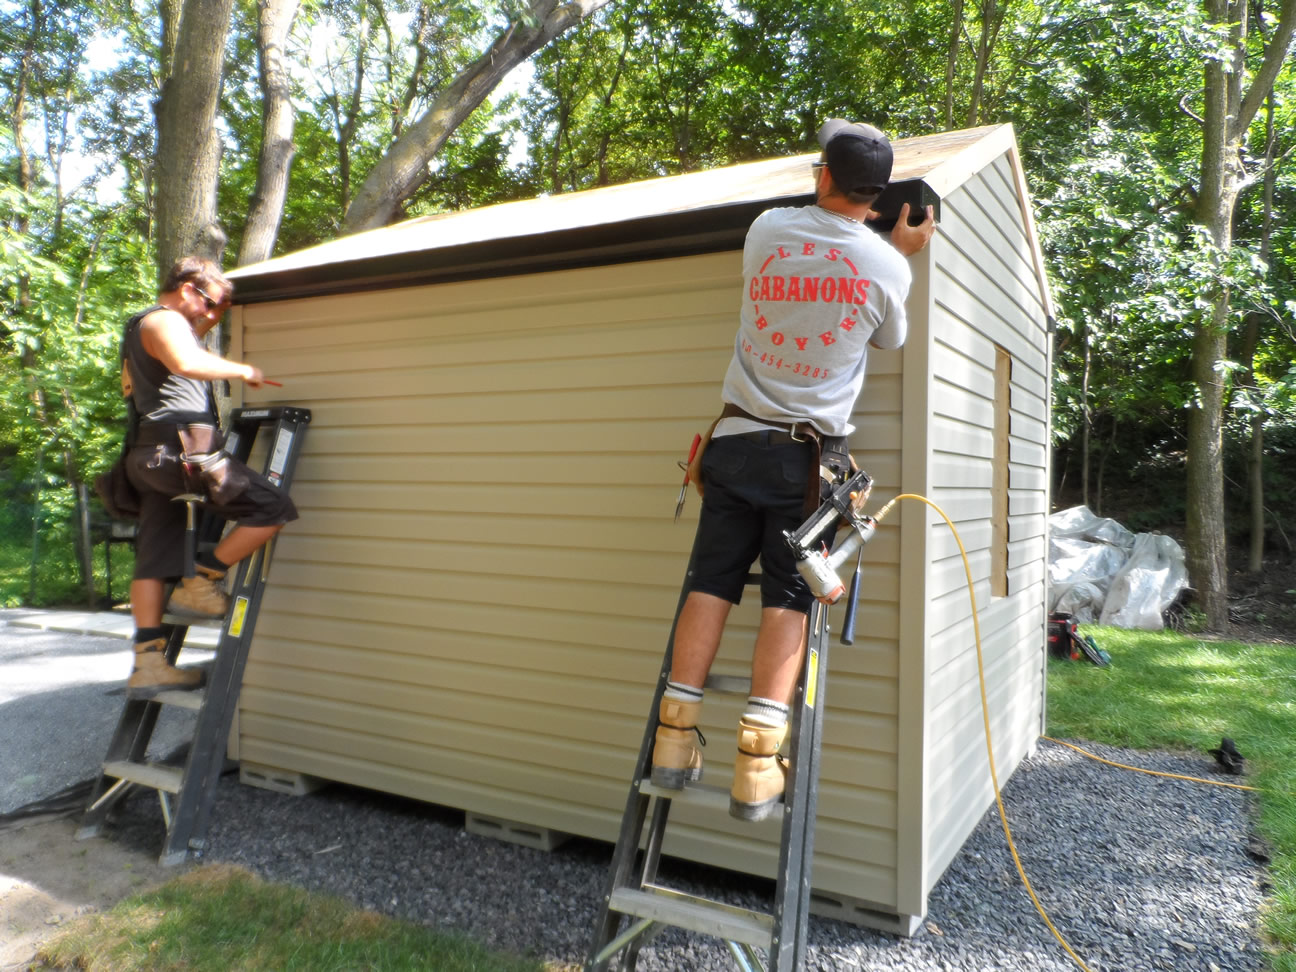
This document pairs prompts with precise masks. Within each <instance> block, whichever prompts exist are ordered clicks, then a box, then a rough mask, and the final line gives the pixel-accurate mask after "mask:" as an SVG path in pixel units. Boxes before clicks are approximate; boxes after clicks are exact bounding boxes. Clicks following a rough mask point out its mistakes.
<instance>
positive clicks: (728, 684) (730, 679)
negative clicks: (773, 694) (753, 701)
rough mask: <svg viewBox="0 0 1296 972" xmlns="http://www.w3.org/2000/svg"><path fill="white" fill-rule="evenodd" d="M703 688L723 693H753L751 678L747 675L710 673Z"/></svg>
mask: <svg viewBox="0 0 1296 972" xmlns="http://www.w3.org/2000/svg"><path fill="white" fill-rule="evenodd" d="M703 688H708V689H710V690H711V691H713V692H719V693H720V694H721V695H741V696H743V697H744V698H746V697H747V696H749V695H751V679H750V678H748V677H747V676H745V675H708V676H707V677H706V682H705V683H703Z"/></svg>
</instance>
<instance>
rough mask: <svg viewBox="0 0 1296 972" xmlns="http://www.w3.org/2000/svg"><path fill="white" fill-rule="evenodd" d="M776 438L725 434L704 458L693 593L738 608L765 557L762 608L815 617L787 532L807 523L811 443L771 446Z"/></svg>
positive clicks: (710, 444) (762, 577)
mask: <svg viewBox="0 0 1296 972" xmlns="http://www.w3.org/2000/svg"><path fill="white" fill-rule="evenodd" d="M778 435H779V434H778V433H773V436H775V437H777V436H778ZM770 438H771V433H770V432H749V433H745V434H743V435H725V436H721V437H719V438H717V439H712V440H711V442H710V443H709V444H708V445H707V449H706V452H704V453H703V454H702V482H703V484H704V489H703V494H702V514H701V517H700V519H699V520H698V533H697V540H696V545H695V550H696V553H695V555H694V561H693V575H692V577H691V578H690V579H689V590H690V591H699V592H701V593H703V594H712V595H714V596H715V597H719V598H723V599H724V600H726V601H730V602H732V603H734V604H738V603H740V602H741V601H742V594H743V586H744V584H745V583H746V580H747V574H748V572H749V571H750V570H751V566H752V563H753V562H754V561H755V560H756V559H757V557H759V558H760V566H761V570H760V573H761V585H760V586H761V607H776V608H792V609H794V610H797V611H801V612H803V613H807V614H808V613H809V611H810V605H811V603H812V602H813V600H814V598H813V597H812V596H811V594H810V588H809V587H808V586H807V585H806V582H805V580H804V579H803V578H802V577H801V575H800V574H799V573H797V569H796V561H795V559H794V558H793V556H792V548H791V547H789V546H788V543H787V540H786V538H785V537H784V536H783V531H784V530H788V531H791V530H795V529H796V528H797V527H799V526H800V525H801V523H802V522H803V521H804V519H805V515H804V514H805V492H806V482H807V479H808V477H809V471H810V457H811V443H809V442H788V441H786V440H784V441H782V442H778V443H774V444H771V443H770V441H769V440H770Z"/></svg>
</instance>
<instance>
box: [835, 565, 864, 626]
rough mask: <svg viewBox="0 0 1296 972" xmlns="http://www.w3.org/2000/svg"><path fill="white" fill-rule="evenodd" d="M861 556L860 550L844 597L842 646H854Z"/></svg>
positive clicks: (861, 566) (861, 567)
mask: <svg viewBox="0 0 1296 972" xmlns="http://www.w3.org/2000/svg"><path fill="white" fill-rule="evenodd" d="M863 554H864V551H863V549H862V548H861V550H860V559H859V560H857V561H855V573H854V574H853V575H852V576H851V583H850V593H848V594H847V595H846V618H845V620H844V621H843V622H842V633H841V643H842V644H843V645H853V644H855V614H856V611H857V609H858V608H859V602H858V601H856V598H857V597H858V596H859V589H860V572H861V571H862V569H863V566H864V564H863V559H864V557H863Z"/></svg>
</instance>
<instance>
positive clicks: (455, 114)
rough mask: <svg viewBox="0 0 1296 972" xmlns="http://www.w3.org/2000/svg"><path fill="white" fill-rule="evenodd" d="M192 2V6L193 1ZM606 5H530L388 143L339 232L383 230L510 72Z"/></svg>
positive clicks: (543, 0)
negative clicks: (524, 18) (526, 17)
mask: <svg viewBox="0 0 1296 972" xmlns="http://www.w3.org/2000/svg"><path fill="white" fill-rule="evenodd" d="M191 2H193V0H191ZM608 2H609V0H571V2H567V3H560V2H559V0H533V2H532V4H531V14H532V15H533V16H534V18H535V26H528V25H527V24H526V23H517V22H515V23H512V24H510V25H509V26H508V28H507V29H506V30H505V31H504V32H503V33H502V34H501V35H500V36H499V37H497V38H496V40H495V43H493V44H492V45H491V47H490V50H488V51H487V52H486V53H485V54H483V55H482V56H481V57H479V58H478V59H477V60H476V61H474V62H473V63H472V64H470V65H468V67H467V68H465V69H464V70H463V71H462V72H461V73H460V74H459V76H458V77H456V78H455V79H454V80H453V81H452V82H450V84H449V85H448V86H447V87H446V88H445V89H444V90H443V91H442V92H441V93H440V94H439V95H438V96H437V98H436V99H435V100H434V101H433V103H432V106H431V107H430V108H429V109H428V110H427V112H425V113H424V114H423V116H422V117H420V118H419V119H418V121H416V122H414V124H413V125H411V126H410V127H409V128H408V129H407V130H406V131H405V133H404V134H403V135H402V136H401V137H400V138H398V139H397V140H396V141H395V142H393V143H392V146H391V148H389V149H388V150H387V153H386V155H384V156H383V157H382V158H381V159H380V160H379V161H378V163H377V164H376V165H375V166H374V167H373V170H372V171H371V172H370V173H369V176H368V177H367V178H366V179H365V181H364V184H363V185H362V186H361V187H360V189H359V190H358V191H357V192H356V195H355V198H354V199H353V200H352V201H351V205H350V206H349V207H348V208H347V214H346V220H345V222H344V225H343V232H346V233H355V232H359V231H360V230H366V229H374V228H376V227H379V226H386V225H387V224H388V223H391V222H393V221H394V220H396V219H397V218H398V217H399V216H400V207H401V204H402V203H403V202H404V201H405V200H407V199H408V198H409V197H410V196H412V195H413V194H414V193H415V192H416V191H417V190H418V188H419V186H421V185H423V183H424V182H425V181H427V178H428V163H429V162H431V161H432V159H433V158H435V157H436V154H437V152H439V151H440V150H441V146H442V145H444V144H445V142H446V139H448V138H449V137H450V134H451V133H452V132H453V131H454V130H455V129H456V128H457V127H458V126H459V124H460V123H461V122H462V121H463V120H464V119H465V118H467V117H468V116H469V115H470V114H472V112H473V110H474V109H475V108H476V107H477V106H478V105H480V104H481V103H482V101H484V100H485V99H486V96H487V95H489V94H490V93H491V92H492V91H493V90H495V87H496V86H497V85H498V84H499V83H500V81H501V80H503V78H504V76H505V75H506V74H508V72H509V71H511V70H512V69H513V68H514V67H516V66H517V65H518V64H520V63H521V62H522V61H524V60H526V59H527V58H528V57H530V56H531V55H532V54H534V53H535V52H536V51H538V50H539V49H540V48H542V47H543V46H544V45H545V44H547V43H549V42H550V41H551V40H553V39H554V38H555V37H557V36H558V35H559V34H561V33H563V32H564V31H565V30H567V29H568V28H569V27H571V26H573V25H574V24H577V23H579V22H580V21H581V20H582V19H584V18H585V17H588V16H589V15H590V14H592V13H593V12H594V11H596V10H598V9H600V8H602V7H604V6H606V5H607V4H608Z"/></svg>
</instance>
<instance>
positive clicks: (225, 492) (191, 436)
mask: <svg viewBox="0 0 1296 972" xmlns="http://www.w3.org/2000/svg"><path fill="white" fill-rule="evenodd" d="M135 444H136V445H137V446H156V447H157V448H158V449H159V450H162V449H164V448H166V447H167V446H170V447H172V448H176V449H178V450H179V452H180V462H181V465H182V467H183V469H184V478H185V489H187V490H188V491H189V492H191V493H198V494H200V495H203V496H206V497H207V499H208V500H209V501H210V502H212V503H217V504H224V503H228V502H230V501H231V500H233V499H235V498H236V497H238V496H240V495H242V494H243V492H244V491H245V490H246V489H247V488H248V486H249V484H250V483H249V480H248V477H247V473H246V472H245V471H244V469H243V467H242V464H241V463H236V462H234V457H233V456H231V455H230V454H229V453H228V452H226V451H225V450H224V448H223V447H224V445H225V436H224V434H223V433H222V432H221V430H220V429H219V428H217V427H216V426H214V425H202V424H199V423H193V424H190V425H182V424H179V423H176V422H141V423H140V427H139V436H138V438H137V439H136V440H135Z"/></svg>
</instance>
